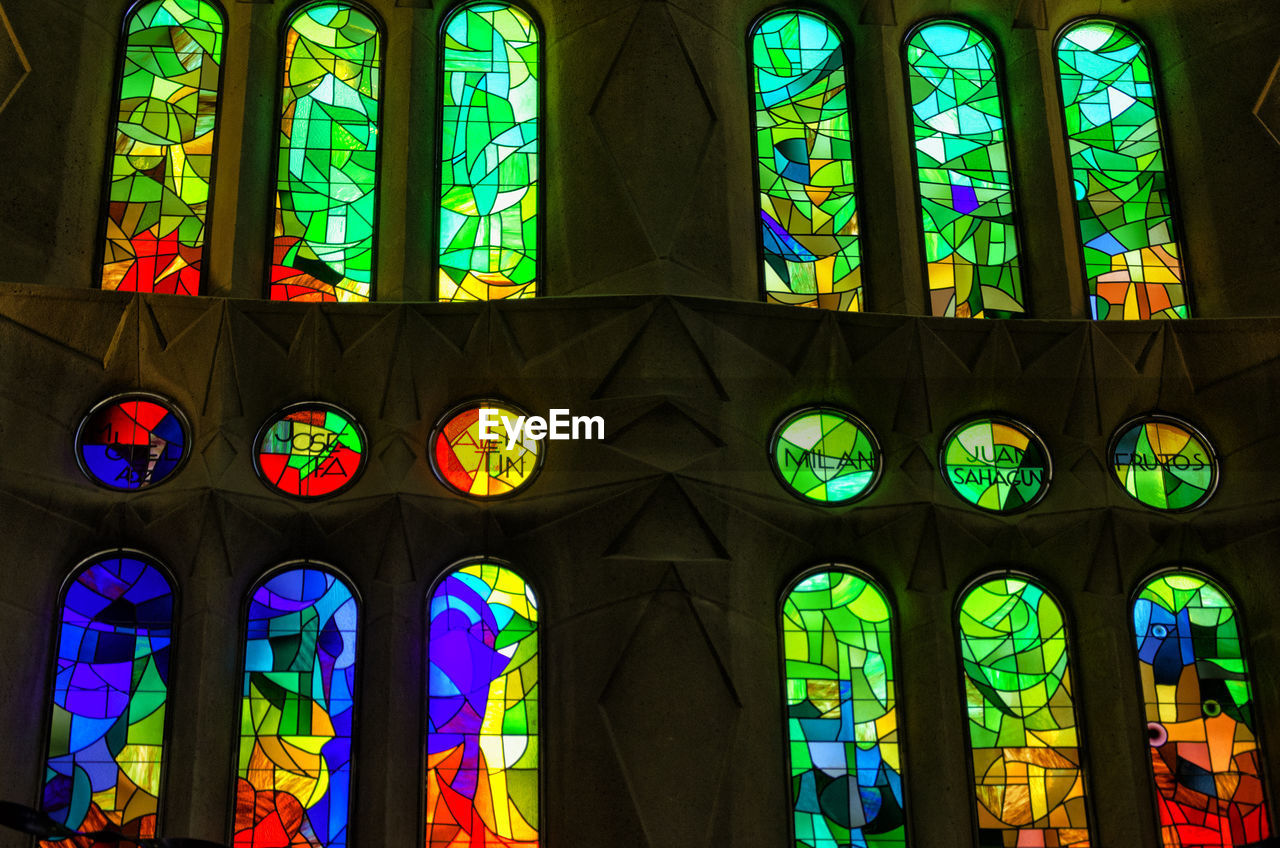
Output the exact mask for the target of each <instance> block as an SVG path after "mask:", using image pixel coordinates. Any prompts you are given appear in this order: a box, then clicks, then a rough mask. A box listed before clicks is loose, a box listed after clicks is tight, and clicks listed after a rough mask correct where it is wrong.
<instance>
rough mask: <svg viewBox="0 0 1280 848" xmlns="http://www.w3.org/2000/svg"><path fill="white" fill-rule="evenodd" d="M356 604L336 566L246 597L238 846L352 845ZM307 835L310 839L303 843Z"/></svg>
mask: <svg viewBox="0 0 1280 848" xmlns="http://www.w3.org/2000/svg"><path fill="white" fill-rule="evenodd" d="M359 626H360V602H359V598H358V597H357V596H356V594H355V590H354V589H353V588H352V586H351V584H350V583H349V582H348V581H347V579H346V578H345V577H343V576H342V575H341V574H339V572H338V571H337V570H336V569H334V568H333V567H332V566H329V565H325V564H324V563H319V562H313V561H309V560H296V561H293V562H287V563H284V564H283V565H280V566H278V567H277V568H275V569H273V570H272V571H271V572H269V573H268V574H267V575H266V576H265V577H263V578H262V579H261V580H259V581H258V582H257V583H256V584H255V585H254V587H253V589H252V591H251V592H250V594H249V601H248V611H247V616H246V623H245V628H246V629H245V651H244V665H243V678H242V679H243V681H244V682H243V689H242V698H241V706H240V732H239V735H240V744H239V756H238V760H237V767H236V792H235V799H236V806H235V837H234V839H235V845H236V848H266V846H275V845H282V844H290V845H292V844H295V843H294V842H293V841H291V840H295V839H303V838H304V839H305V841H306V844H307V845H310V846H313V848H345V846H347V845H350V844H352V843H351V838H350V833H349V830H350V827H349V825H350V814H351V795H352V785H351V769H352V762H353V756H352V754H353V752H352V724H353V721H354V718H355V699H356V670H357V660H358V658H359V657H358V653H357V647H358V645H357V642H358V636H359ZM300 834H304V835H305V837H302V836H300Z"/></svg>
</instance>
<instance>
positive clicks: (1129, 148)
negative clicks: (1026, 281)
mask: <svg viewBox="0 0 1280 848" xmlns="http://www.w3.org/2000/svg"><path fill="white" fill-rule="evenodd" d="M1058 81H1059V82H1060V83H1061V85H1062V102H1063V106H1064V108H1065V109H1066V113H1065V118H1066V126H1067V143H1068V146H1069V152H1070V155H1071V169H1072V174H1073V177H1072V182H1073V185H1074V189H1075V201H1076V218H1077V220H1078V222H1079V224H1080V241H1081V245H1082V247H1083V250H1084V264H1085V279H1086V283H1087V284H1088V295H1089V308H1090V311H1091V313H1092V315H1093V317H1094V318H1097V319H1112V320H1123V319H1130V318H1186V317H1188V315H1189V314H1190V313H1189V311H1188V308H1187V289H1186V283H1185V282H1184V280H1183V272H1182V260H1181V256H1182V249H1181V248H1180V247H1179V245H1178V240H1177V234H1176V232H1175V229H1174V224H1173V204H1172V202H1171V200H1170V198H1169V186H1168V178H1167V176H1166V174H1165V152H1164V145H1163V144H1161V141H1160V111H1159V107H1158V106H1157V104H1156V90H1155V85H1154V81H1153V80H1152V75H1151V62H1150V60H1149V59H1148V57H1147V51H1146V48H1145V47H1144V46H1143V44H1142V41H1141V40H1140V39H1139V38H1138V37H1137V36H1136V35H1135V34H1134V33H1133V31H1132V30H1130V29H1128V28H1127V27H1125V26H1123V25H1122V24H1119V23H1116V22H1115V21H1107V20H1085V21H1080V22H1079V23H1076V24H1073V25H1072V26H1071V27H1070V28H1068V29H1067V30H1066V32H1064V33H1063V34H1062V36H1061V38H1060V39H1059V41H1058Z"/></svg>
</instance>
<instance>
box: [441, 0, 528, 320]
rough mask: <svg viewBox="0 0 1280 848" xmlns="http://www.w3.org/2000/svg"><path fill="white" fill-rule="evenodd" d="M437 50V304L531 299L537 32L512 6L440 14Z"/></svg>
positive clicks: (464, 7) (468, 8) (520, 10)
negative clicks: (440, 105)
mask: <svg viewBox="0 0 1280 848" xmlns="http://www.w3.org/2000/svg"><path fill="white" fill-rule="evenodd" d="M440 43H441V50H440V62H441V66H440V67H441V73H440V92H441V97H442V98H443V108H442V113H441V121H440V125H441V134H440V195H439V197H440V204H439V238H440V240H439V254H438V256H439V276H438V280H437V287H436V297H437V299H438V300H442V301H455V300H499V299H503V298H526V297H534V296H535V295H537V294H538V293H539V289H540V288H541V285H542V273H541V271H542V268H541V258H540V257H541V252H540V248H539V242H540V240H541V230H542V225H541V207H542V187H541V184H542V180H541V168H542V159H541V150H540V146H541V136H542V84H541V80H542V37H541V33H540V29H539V27H538V24H537V22H536V21H535V20H534V19H533V17H532V15H531V14H530V13H529V12H527V11H525V10H524V9H523V8H521V7H519V6H516V5H513V4H511V3H490V2H476V3H467V4H464V5H461V6H459V7H457V8H456V9H454V10H453V11H452V12H450V13H449V14H448V16H446V17H445V19H444V24H443V27H442V32H441V42H440Z"/></svg>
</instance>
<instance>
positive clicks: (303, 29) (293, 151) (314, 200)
mask: <svg viewBox="0 0 1280 848" xmlns="http://www.w3.org/2000/svg"><path fill="white" fill-rule="evenodd" d="M382 39H383V26H382V24H381V22H380V21H379V20H378V18H377V17H376V15H375V14H374V13H373V12H372V11H370V10H368V9H366V8H365V7H364V6H363V5H359V4H355V3H348V2H343V3H338V2H331V0H320V2H313V3H308V4H306V5H304V6H302V7H301V8H299V9H298V10H297V11H295V12H294V13H293V14H292V15H291V16H290V17H289V21H288V24H287V25H286V27H285V29H284V52H283V56H284V73H283V77H282V89H281V94H280V135H279V144H278V157H277V165H278V166H277V170H276V188H275V209H274V214H273V225H272V246H271V269H270V277H269V280H270V282H269V291H268V296H269V297H270V299H271V300H293V301H344V302H357V301H366V300H369V299H370V298H371V297H372V296H373V285H374V271H375V266H374V238H375V235H376V225H377V211H378V159H379V156H378V151H379V146H378V129H379V120H380V117H381V95H382Z"/></svg>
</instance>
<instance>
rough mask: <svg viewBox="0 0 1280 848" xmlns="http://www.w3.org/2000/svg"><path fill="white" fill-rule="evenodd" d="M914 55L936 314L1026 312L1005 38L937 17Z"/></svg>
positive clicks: (912, 38)
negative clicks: (1001, 41)
mask: <svg viewBox="0 0 1280 848" xmlns="http://www.w3.org/2000/svg"><path fill="white" fill-rule="evenodd" d="M905 54H906V66H907V86H908V93H909V98H910V105H911V128H912V139H913V142H914V145H915V165H916V177H917V183H918V185H919V191H920V194H919V196H920V219H921V225H922V228H923V232H924V251H925V263H926V268H925V271H926V279H927V281H928V288H929V291H928V295H929V311H930V314H932V315H947V316H952V317H960V318H994V317H1008V316H1011V315H1020V314H1023V313H1025V312H1026V311H1027V307H1026V302H1025V299H1024V297H1023V288H1022V271H1021V266H1020V254H1019V247H1018V225H1017V218H1016V210H1015V208H1014V187H1013V174H1012V167H1011V163H1010V147H1009V144H1008V141H1007V139H1006V135H1007V131H1006V119H1005V115H1006V110H1005V105H1004V97H1003V95H1002V93H1001V79H1000V77H1001V72H1000V67H999V57H998V56H997V54H996V48H995V45H994V44H993V43H992V41H991V39H990V38H988V37H987V36H986V35H984V34H983V33H982V32H981V31H979V30H978V28H977V27H975V26H974V25H972V24H969V23H966V22H965V21H961V20H950V19H947V20H931V21H926V22H925V23H923V24H921V25H919V26H917V27H916V28H915V29H913V30H912V31H911V33H910V34H909V35H908V36H907V40H906V43H905Z"/></svg>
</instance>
